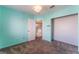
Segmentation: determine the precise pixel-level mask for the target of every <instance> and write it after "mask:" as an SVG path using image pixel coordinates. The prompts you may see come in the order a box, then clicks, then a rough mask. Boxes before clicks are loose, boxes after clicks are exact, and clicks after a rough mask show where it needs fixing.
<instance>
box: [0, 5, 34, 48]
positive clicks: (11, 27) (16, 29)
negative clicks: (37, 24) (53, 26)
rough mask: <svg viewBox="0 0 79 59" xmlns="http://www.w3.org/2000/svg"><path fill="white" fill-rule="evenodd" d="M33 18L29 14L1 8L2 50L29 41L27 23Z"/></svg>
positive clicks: (0, 46) (0, 45)
mask: <svg viewBox="0 0 79 59" xmlns="http://www.w3.org/2000/svg"><path fill="white" fill-rule="evenodd" d="M29 18H31V19H32V18H33V15H32V14H29V13H28V12H26V13H25V12H21V11H17V10H13V9H10V8H6V7H4V6H0V49H1V48H5V47H8V46H12V45H16V44H19V43H23V42H26V41H27V40H28V29H27V28H28V26H27V21H28V19H29Z"/></svg>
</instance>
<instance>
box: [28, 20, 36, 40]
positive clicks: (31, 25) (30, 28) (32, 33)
mask: <svg viewBox="0 0 79 59" xmlns="http://www.w3.org/2000/svg"><path fill="white" fill-rule="evenodd" d="M34 39H35V20H33V19H29V20H28V40H29V41H30V40H34Z"/></svg>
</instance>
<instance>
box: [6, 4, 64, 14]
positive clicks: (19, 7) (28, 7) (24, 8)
mask: <svg viewBox="0 0 79 59" xmlns="http://www.w3.org/2000/svg"><path fill="white" fill-rule="evenodd" d="M33 6H34V5H6V7H8V8H12V9H16V10H19V11H23V12H29V13H32V14H34V15H40V14H44V13H45V12H48V11H51V10H59V9H60V8H62V7H65V6H64V5H55V7H53V8H50V6H51V5H41V6H42V7H43V9H42V10H41V12H40V13H36V12H35V11H34V10H33V9H32V8H33Z"/></svg>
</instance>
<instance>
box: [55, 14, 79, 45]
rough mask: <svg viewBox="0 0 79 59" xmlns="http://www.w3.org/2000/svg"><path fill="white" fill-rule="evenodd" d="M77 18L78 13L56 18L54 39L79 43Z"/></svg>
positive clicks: (74, 43)
mask: <svg viewBox="0 0 79 59" xmlns="http://www.w3.org/2000/svg"><path fill="white" fill-rule="evenodd" d="M77 18H78V17H77V15H71V16H66V17H61V18H57V19H55V20H54V39H55V40H58V41H62V42H66V43H69V44H72V45H78V43H77V42H78V41H77Z"/></svg>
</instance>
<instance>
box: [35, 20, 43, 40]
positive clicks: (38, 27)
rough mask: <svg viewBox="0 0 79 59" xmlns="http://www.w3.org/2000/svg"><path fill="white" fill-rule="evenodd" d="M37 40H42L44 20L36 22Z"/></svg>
mask: <svg viewBox="0 0 79 59" xmlns="http://www.w3.org/2000/svg"><path fill="white" fill-rule="evenodd" d="M35 37H36V40H42V20H37V21H36V34H35Z"/></svg>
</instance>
